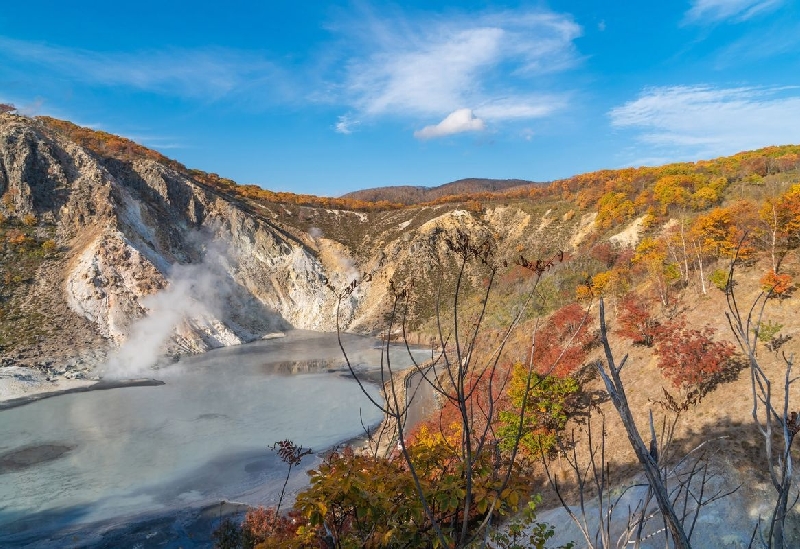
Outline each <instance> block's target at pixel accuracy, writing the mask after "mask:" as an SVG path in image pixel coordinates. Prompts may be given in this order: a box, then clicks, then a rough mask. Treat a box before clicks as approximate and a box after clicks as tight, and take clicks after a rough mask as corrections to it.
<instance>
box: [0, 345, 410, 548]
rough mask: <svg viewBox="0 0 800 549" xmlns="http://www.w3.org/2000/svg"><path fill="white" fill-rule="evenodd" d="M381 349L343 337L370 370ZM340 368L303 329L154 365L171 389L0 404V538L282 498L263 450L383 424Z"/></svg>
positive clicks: (279, 467) (278, 471)
mask: <svg viewBox="0 0 800 549" xmlns="http://www.w3.org/2000/svg"><path fill="white" fill-rule="evenodd" d="M373 346H374V340H371V339H367V338H358V337H355V336H348V337H347V341H346V347H347V348H348V350H349V351H350V353H351V356H350V358H351V362H352V363H353V364H355V365H359V367H360V368H362V369H364V370H369V369H375V368H376V367H377V365H378V364H379V362H380V351H378V350H376V349H374V348H373ZM404 353H405V351H403V350H400V349H397V350H396V352H393V366H397V367H401V366H402V365H403V364H401V363H404V365H406V366H407V365H408V362H409V361H408V356H407V355H405V356H404ZM419 355H420V356H422V355H424V352H420V353H419ZM342 366H343V361H342V357H341V353H340V351H339V349H338V345H337V344H336V339H335V336H331V335H330V334H315V333H311V332H300V331H295V332H290V333H289V334H288V335H287V337H286V338H284V339H276V340H270V341H264V342H258V343H254V344H250V345H245V346H241V347H238V348H229V349H223V350H219V351H214V352H211V353H207V354H205V355H202V356H199V357H192V358H191V359H187V360H182V361H180V362H179V363H177V364H176V365H174V366H171V367H169V368H166V369H162V370H159V371H157V372H153V377H156V378H158V379H162V380H164V381H166V385H162V386H157V387H135V388H126V389H115V390H109V391H95V392H89V393H78V394H69V395H64V396H59V397H54V398H51V399H47V400H42V401H39V402H35V403H32V404H29V405H26V406H22V407H19V408H14V409H11V410H6V411H3V412H0V546H3V547H5V546H7V544H8V543H10V542H11V541H13V540H16V542H20V540H26V541H31V540H37V539H41V536H43V535H44V534H45V533H46V532H47V531H48V530H49V531H52V532H62V533H63V532H65V531H70V530H72V529H75V528H76V527H80V526H81V525H86V524H89V523H95V522H97V521H106V522H107V521H111V522H114V521H118V522H124V520H125V519H126V517H127V518H128V519H129V518H130V517H132V516H133V515H138V514H141V513H158V512H163V511H167V510H170V509H180V508H185V507H187V506H193V505H200V504H203V503H209V502H212V501H214V502H215V501H220V500H223V499H225V500H233V501H243V502H246V503H251V504H260V503H272V502H274V501H275V499H277V494H279V492H280V485H281V484H282V481H283V476H284V475H285V466H284V465H283V464H281V463H280V462H278V460H277V459H276V457H275V456H274V455H273V454H271V453H270V452H268V451H267V450H266V447H267V446H268V445H270V444H272V443H273V442H275V441H277V440H282V439H285V438H291V439H292V440H294V441H295V442H296V443H298V444H302V445H303V446H305V447H311V448H313V449H315V450H324V449H326V448H328V447H330V446H331V445H334V444H336V443H338V442H341V441H342V440H345V439H348V438H350V437H352V436H355V435H358V434H359V433H360V432H361V430H362V428H361V423H362V421H363V423H364V424H366V425H370V424H374V423H375V422H377V421H379V420H380V413H379V412H378V410H376V409H375V408H374V407H372V406H371V405H370V404H369V403H368V401H367V399H366V397H365V396H364V395H363V394H362V393H361V390H360V389H359V387H358V385H357V384H356V383H355V382H354V381H353V380H352V379H349V378H347V377H346V376H344V375H343V374H342V372H341V371H339V372H331V371H330V370H331V369H334V370H335V369H339V368H341V367H342ZM367 389H368V390H369V391H370V392H371V393H372V394H373V395H375V396H377V394H378V391H377V388H376V387H375V386H367ZM3 456H5V459H3ZM9 456H11V457H9ZM26 458H27V459H26ZM307 459H308V460H309V461H307V462H306V463H305V464H306V465H312V464H313V463H314V461H315V459H316V458H307ZM305 478H306V477H305V475H304V474H303V473H299V474H298V476H297V478H295V479H293V487H294V489H295V490H296V489H298V488H299V487H300V486H301V485H302V482H304V479H305Z"/></svg>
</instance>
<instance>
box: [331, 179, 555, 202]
mask: <svg viewBox="0 0 800 549" xmlns="http://www.w3.org/2000/svg"><path fill="white" fill-rule="evenodd" d="M534 185H541V183H534V182H533V181H525V180H523V179H477V178H468V179H459V180H458V181H452V182H450V183H445V184H444V185H439V186H437V187H413V186H410V185H399V186H392V187H376V188H374V189H364V190H360V191H354V192H351V193H347V194H345V195H342V198H349V199H353V200H363V201H366V202H381V201H385V202H391V203H394V204H405V205H407V206H408V205H411V204H421V203H423V202H433V201H435V200H438V199H440V198H444V197H457V196H463V195H469V194H486V193H496V192H500V191H507V190H510V189H515V188H527V187H532V186H534Z"/></svg>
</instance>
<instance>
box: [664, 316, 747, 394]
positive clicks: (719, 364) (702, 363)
mask: <svg viewBox="0 0 800 549" xmlns="http://www.w3.org/2000/svg"><path fill="white" fill-rule="evenodd" d="M715 331H716V330H714V328H711V327H710V326H706V327H704V328H702V329H700V330H697V329H694V328H689V327H688V326H686V323H685V322H683V321H679V322H672V323H670V324H667V325H665V326H663V327H662V328H661V330H659V334H658V344H657V345H656V353H657V354H658V367H659V368H660V369H661V373H662V374H664V376H665V377H666V378H667V379H669V380H670V381H671V382H672V384H673V385H674V386H675V387H681V388H691V387H695V386H698V385H700V384H702V383H703V382H706V381H709V380H710V379H711V378H712V377H713V376H716V375H718V374H720V373H722V372H723V371H724V370H726V369H727V368H729V367H731V358H732V357H733V355H734V353H735V348H734V346H733V345H732V344H731V343H729V342H727V341H714V339H713V337H714V333H715Z"/></svg>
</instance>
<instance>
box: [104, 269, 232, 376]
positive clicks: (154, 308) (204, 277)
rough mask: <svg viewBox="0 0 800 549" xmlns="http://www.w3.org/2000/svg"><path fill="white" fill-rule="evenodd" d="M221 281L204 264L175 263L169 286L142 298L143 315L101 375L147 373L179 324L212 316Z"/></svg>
mask: <svg viewBox="0 0 800 549" xmlns="http://www.w3.org/2000/svg"><path fill="white" fill-rule="evenodd" d="M220 282H221V281H220V277H219V276H218V275H215V274H214V273H213V272H212V270H211V269H209V267H208V266H207V265H205V264H199V265H176V266H174V268H173V269H172V272H171V273H170V280H169V285H168V286H167V287H166V288H165V289H163V290H162V291H160V292H158V293H155V294H153V295H149V296H146V297H144V298H143V299H142V300H141V305H142V307H144V308H145V310H146V313H145V316H144V317H142V318H140V319H139V320H137V321H136V322H134V323H133V325H132V326H131V328H130V333H129V335H128V339H127V340H126V341H125V342H124V343H123V344H122V345H121V346H120V348H119V349H117V350H116V351H115V352H114V353H112V354H111V356H109V359H108V362H107V364H106V367H105V372H104V376H103V377H105V378H131V377H141V376H143V375H146V374H147V372H148V370H150V369H151V368H152V367H153V366H154V365H155V364H156V363H157V362H158V359H159V357H160V356H162V354H163V353H164V350H165V345H166V344H167V342H168V341H169V340H170V338H171V336H172V335H173V334H174V333H175V330H176V328H178V327H179V326H180V325H181V323H183V322H186V321H190V322H191V321H192V320H194V319H198V320H200V321H201V322H202V319H204V318H208V317H209V316H213V314H214V311H213V309H214V308H215V306H214V303H215V302H216V299H214V298H213V296H216V295H218V294H219V287H220ZM201 300H202V301H201Z"/></svg>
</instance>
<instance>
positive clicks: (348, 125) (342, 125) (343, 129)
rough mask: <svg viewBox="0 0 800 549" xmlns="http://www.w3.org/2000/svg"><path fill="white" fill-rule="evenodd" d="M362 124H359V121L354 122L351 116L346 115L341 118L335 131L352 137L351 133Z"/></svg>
mask: <svg viewBox="0 0 800 549" xmlns="http://www.w3.org/2000/svg"><path fill="white" fill-rule="evenodd" d="M360 123H361V122H359V121H358V120H353V119H352V118H351V117H350V116H348V115H346V114H344V115H342V116H340V117H339V119H338V120H337V122H336V125H334V127H333V129H334V131H335V132H336V133H341V134H344V135H350V134H351V133H353V129H354V128H355V127H356V126H358V125H359V124H360Z"/></svg>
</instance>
